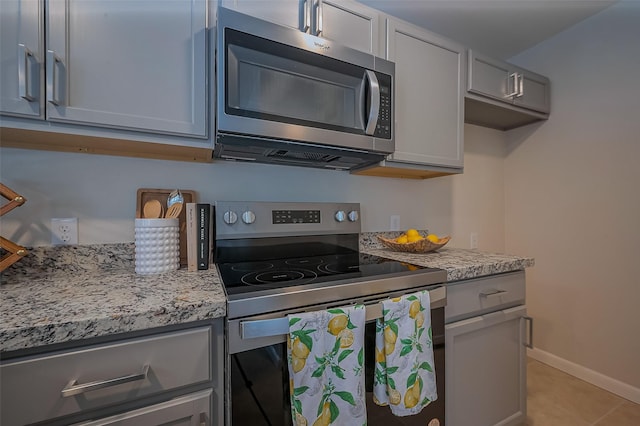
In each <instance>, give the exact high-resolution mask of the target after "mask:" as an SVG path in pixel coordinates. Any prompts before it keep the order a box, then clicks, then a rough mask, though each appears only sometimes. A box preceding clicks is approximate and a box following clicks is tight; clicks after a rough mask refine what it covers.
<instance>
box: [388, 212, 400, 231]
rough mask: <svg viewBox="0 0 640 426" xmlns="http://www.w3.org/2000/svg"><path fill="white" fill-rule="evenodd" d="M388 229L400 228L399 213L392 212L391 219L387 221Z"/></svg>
mask: <svg viewBox="0 0 640 426" xmlns="http://www.w3.org/2000/svg"><path fill="white" fill-rule="evenodd" d="M389 230H391V231H399V230H400V215H399V214H392V215H391V219H390V221H389Z"/></svg>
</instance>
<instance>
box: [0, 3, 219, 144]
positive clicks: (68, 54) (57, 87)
mask: <svg viewBox="0 0 640 426" xmlns="http://www.w3.org/2000/svg"><path fill="white" fill-rule="evenodd" d="M2 3H3V4H2V12H1V13H2V67H3V70H2V112H3V113H7V114H10V115H15V116H22V117H25V116H32V117H37V118H46V119H47V120H49V121H52V122H53V121H55V122H62V123H73V124H84V125H90V126H98V127H108V128H114V129H125V130H136V131H143V132H151V133H162V134H169V135H182V136H190V137H201V138H206V137H207V136H208V134H207V133H208V132H207V99H208V94H207V87H208V84H207V57H208V52H207V37H206V22H207V0H191V1H189V0H165V1H161V2H155V1H153V0H135V1H117V2H114V1H109V0H49V1H48V2H47V3H46V15H43V13H42V7H43V3H42V2H38V1H24V0H23V1H16V0H11V1H8V2H5V1H4V0H3V2H2ZM16 17H17V18H18V19H17V20H16V19H15V18H16ZM43 28H46V33H45V34H44V37H43V35H42V32H43ZM43 45H44V48H43ZM40 75H42V77H40Z"/></svg>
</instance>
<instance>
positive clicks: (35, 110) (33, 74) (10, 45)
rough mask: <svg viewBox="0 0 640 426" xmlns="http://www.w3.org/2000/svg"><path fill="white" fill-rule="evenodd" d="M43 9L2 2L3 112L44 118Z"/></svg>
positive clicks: (25, 2) (24, 0) (19, 0)
mask: <svg viewBox="0 0 640 426" xmlns="http://www.w3.org/2000/svg"><path fill="white" fill-rule="evenodd" d="M43 13H44V9H43V3H42V2H40V1H29V0H2V5H1V7H0V67H1V68H0V112H2V113H3V114H12V115H16V116H23V117H36V118H44V112H43V111H44V99H43V98H42V96H41V95H40V94H41V93H42V91H43V82H44V69H43V67H42V66H41V64H43V63H44V17H43Z"/></svg>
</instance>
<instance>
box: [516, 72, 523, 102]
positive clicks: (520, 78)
mask: <svg viewBox="0 0 640 426" xmlns="http://www.w3.org/2000/svg"><path fill="white" fill-rule="evenodd" d="M522 95H524V75H523V74H518V94H517V95H516V98H519V97H521V96H522Z"/></svg>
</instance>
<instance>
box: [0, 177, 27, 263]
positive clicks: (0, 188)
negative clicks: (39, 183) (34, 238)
mask: <svg viewBox="0 0 640 426" xmlns="http://www.w3.org/2000/svg"><path fill="white" fill-rule="evenodd" d="M0 195H2V197H3V198H6V199H7V200H9V202H8V203H6V204H4V205H3V206H2V207H0V216H4V215H5V214H7V213H9V212H10V211H11V210H13V209H15V208H16V207H20V206H21V205H23V204H24V203H25V202H26V201H27V199H26V198H24V197H23V196H22V195H20V194H18V193H16V192H14V191H13V190H12V189H11V188H9V187H7V186H5V185H3V184H1V183H0ZM0 247H2V249H4V250H6V251H7V253H6V254H5V255H4V256H2V258H1V259H0V272H2V271H4V270H5V269H7V268H8V267H9V266H11V265H13V264H14V263H15V262H17V261H18V260H20V259H21V258H22V257H24V256H25V255H26V254H27V249H25V248H24V247H22V246H20V245H18V244H16V243H14V242H13V241H9V240H7V239H6V238H4V237H0Z"/></svg>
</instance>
